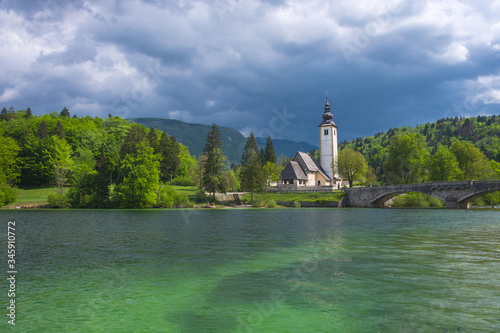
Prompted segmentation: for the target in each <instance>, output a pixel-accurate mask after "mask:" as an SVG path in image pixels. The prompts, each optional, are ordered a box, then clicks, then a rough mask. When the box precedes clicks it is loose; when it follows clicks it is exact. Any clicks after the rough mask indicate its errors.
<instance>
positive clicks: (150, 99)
mask: <svg viewBox="0 0 500 333" xmlns="http://www.w3.org/2000/svg"><path fill="white" fill-rule="evenodd" d="M0 45H1V47H0V73H2V75H0V107H4V106H5V107H7V108H9V107H10V106H13V107H14V109H16V110H18V109H23V110H24V109H26V108H27V107H30V108H31V109H32V110H33V113H34V114H36V115H41V114H45V113H48V112H49V111H57V112H59V111H60V110H62V109H63V108H64V107H67V108H68V109H69V110H70V112H71V114H72V115H73V114H76V115H78V116H86V115H90V116H92V117H95V116H98V117H107V116H108V114H110V113H111V114H112V115H117V116H120V117H124V118H136V117H159V118H171V119H179V120H182V121H187V122H191V123H202V124H212V123H216V124H217V125H222V126H229V127H232V128H235V129H237V130H239V131H240V132H242V133H243V134H244V135H248V134H249V133H250V132H254V134H255V135H256V136H260V137H267V136H269V135H270V136H271V137H272V138H281V139H290V140H296V141H307V142H309V143H312V144H316V145H317V144H318V137H319V130H318V125H319V123H320V122H321V120H322V118H321V116H322V114H323V112H324V110H323V108H324V104H325V98H326V96H328V100H329V102H330V105H331V108H332V113H333V117H334V118H333V120H334V121H335V123H336V124H337V126H338V133H339V140H340V141H343V140H351V139H354V138H356V137H365V136H369V135H373V134H375V133H377V132H380V131H387V130H388V129H390V128H393V127H399V126H416V125H418V124H422V123H427V122H433V121H435V120H437V119H440V118H443V117H455V116H459V117H469V116H477V115H493V114H496V115H498V114H500V109H499V104H500V1H498V0H496V1H492V0H474V1H465V0H464V1H458V0H448V1H435V0H394V1H393V0H390V1H372V0H345V1H344V0H339V1H320V0H307V1H300V0H299V1H293V0H212V1H195V0H178V1H176V0H169V1H159V0H158V1H157V0H143V1H140V0H123V1H113V0H99V1H94V0H89V1H63V0H39V1H33V0H17V1H14V0H8V1H7V0H3V1H1V0H0Z"/></svg>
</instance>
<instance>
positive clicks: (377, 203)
mask: <svg viewBox="0 0 500 333" xmlns="http://www.w3.org/2000/svg"><path fill="white" fill-rule="evenodd" d="M405 193H423V194H427V195H430V196H432V197H434V198H437V199H439V200H441V201H443V202H446V198H443V197H442V196H439V195H436V194H435V193H429V192H428V191H419V190H418V189H410V190H408V191H402V190H398V191H394V192H390V193H384V194H383V195H381V196H379V197H377V198H375V199H373V200H372V201H371V202H370V207H374V208H382V207H384V203H385V202H386V201H387V200H389V199H392V198H394V197H396V196H398V195H400V194H405Z"/></svg>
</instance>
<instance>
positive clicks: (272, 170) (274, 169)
mask: <svg viewBox="0 0 500 333" xmlns="http://www.w3.org/2000/svg"><path fill="white" fill-rule="evenodd" d="M262 174H263V176H264V180H265V183H264V205H267V191H268V189H269V186H271V182H272V181H276V180H278V179H279V178H280V169H279V167H278V166H277V165H276V163H273V162H270V161H268V162H266V164H265V165H264V167H263V168H262Z"/></svg>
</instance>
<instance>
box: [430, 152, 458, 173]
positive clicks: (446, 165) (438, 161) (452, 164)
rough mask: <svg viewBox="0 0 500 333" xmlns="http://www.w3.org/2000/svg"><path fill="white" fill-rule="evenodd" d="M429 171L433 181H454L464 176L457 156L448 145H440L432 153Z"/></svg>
mask: <svg viewBox="0 0 500 333" xmlns="http://www.w3.org/2000/svg"><path fill="white" fill-rule="evenodd" d="M429 172H430V179H431V180H432V181H453V180H460V179H461V177H462V171H461V170H460V167H459V166H458V161H457V158H456V157H455V155H454V154H453V153H452V152H451V151H450V150H449V149H448V148H446V147H439V148H438V150H436V152H435V153H434V155H432V157H431V161H430V164H429Z"/></svg>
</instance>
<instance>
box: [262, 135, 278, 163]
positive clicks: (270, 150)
mask: <svg viewBox="0 0 500 333" xmlns="http://www.w3.org/2000/svg"><path fill="white" fill-rule="evenodd" d="M267 162H271V163H274V164H276V153H275V152H274V145H273V140H272V139H271V137H270V136H269V137H268V138H267V141H266V150H265V152H264V163H267Z"/></svg>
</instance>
